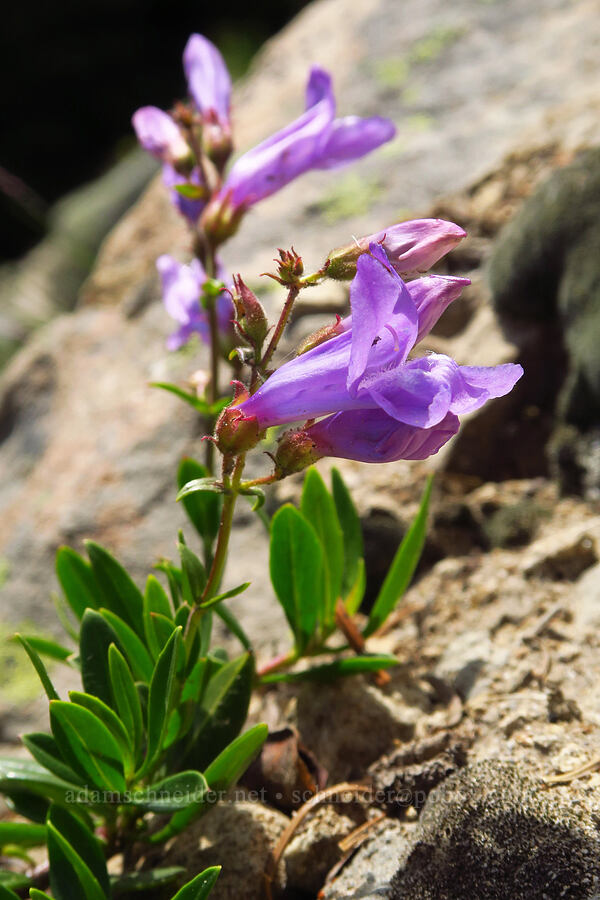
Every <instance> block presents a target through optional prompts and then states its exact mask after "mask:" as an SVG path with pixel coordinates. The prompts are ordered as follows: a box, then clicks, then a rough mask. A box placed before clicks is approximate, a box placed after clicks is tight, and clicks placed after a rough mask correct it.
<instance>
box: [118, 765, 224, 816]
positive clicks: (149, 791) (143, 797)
mask: <svg viewBox="0 0 600 900" xmlns="http://www.w3.org/2000/svg"><path fill="white" fill-rule="evenodd" d="M207 793H208V784H207V783H206V779H205V777H204V775H202V773H201V772H195V771H191V770H190V771H187V772H178V773H177V774H176V775H170V776H169V777H168V778H163V779H162V780H161V781H157V782H155V783H154V784H151V785H149V786H148V787H147V788H145V789H144V791H134V793H133V797H134V799H133V801H132V802H133V805H134V806H136V807H138V808H139V809H144V810H147V811H149V812H155V813H161V814H162V813H174V812H179V811H180V810H182V809H187V808H188V806H194V805H197V804H201V803H204V802H206V801H205V797H206V794H207Z"/></svg>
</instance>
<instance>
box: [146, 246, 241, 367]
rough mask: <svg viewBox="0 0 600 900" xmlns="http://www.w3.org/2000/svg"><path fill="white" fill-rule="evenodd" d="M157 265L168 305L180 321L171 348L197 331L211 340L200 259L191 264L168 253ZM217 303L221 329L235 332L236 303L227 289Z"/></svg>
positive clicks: (172, 313) (170, 340)
mask: <svg viewBox="0 0 600 900" xmlns="http://www.w3.org/2000/svg"><path fill="white" fill-rule="evenodd" d="M156 268H157V269H158V274H159V275H160V281H161V286H162V293H163V301H164V304H165V308H166V310H167V312H168V313H169V315H170V316H172V317H173V318H174V319H175V321H176V322H178V323H179V328H178V329H177V331H175V332H174V333H173V334H172V335H170V337H169V338H168V340H167V347H168V349H169V350H179V349H180V347H182V346H183V345H184V344H186V343H187V342H188V341H189V339H190V338H191V337H192V335H193V334H199V335H200V337H201V338H202V340H203V341H204V342H205V343H207V344H208V343H209V342H210V327H209V323H208V313H207V311H206V310H205V309H204V308H203V306H202V302H201V298H202V293H203V290H204V285H205V283H206V280H207V275H206V272H205V271H204V268H203V267H202V263H201V262H200V260H198V259H193V260H192V261H191V263H190V264H189V265H184V264H183V263H180V262H177V260H176V259H173V257H172V256H168V255H167V254H165V255H163V256H159V257H158V259H157V260H156ZM218 274H219V278H221V280H224V277H223V272H222V271H219V273H218ZM216 303H217V318H218V322H219V331H220V332H221V334H224V335H225V334H227V333H228V332H230V331H231V321H232V319H233V316H234V310H233V304H232V302H231V298H230V296H229V294H227V293H226V292H225V291H223V293H221V294H219V296H218V298H217V301H216Z"/></svg>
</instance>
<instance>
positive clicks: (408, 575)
mask: <svg viewBox="0 0 600 900" xmlns="http://www.w3.org/2000/svg"><path fill="white" fill-rule="evenodd" d="M432 485H433V478H432V477H431V476H430V477H429V478H428V479H427V485H426V487H425V491H424V493H423V499H422V500H421V505H420V507H419V511H418V513H417V515H416V517H415V519H414V521H413V523H412V524H411V526H410V528H409V529H408V531H407V532H406V534H405V535H404V538H403V539H402V543H401V544H400V546H399V547H398V550H397V551H396V555H395V556H394V559H393V560H392V565H391V566H390V568H389V571H388V573H387V575H386V577H385V581H384V582H383V585H382V586H381V590H380V591H379V594H378V595H377V599H376V600H375V603H374V605H373V609H372V610H371V614H370V615H369V621H368V622H367V624H366V627H365V629H364V631H363V634H364V636H365V637H368V636H369V635H370V634H373V632H374V631H377V629H378V628H379V627H380V626H381V625H383V623H384V622H385V620H386V619H387V617H388V616H389V614H390V613H391V612H392V610H393V609H394V607H395V606H396V604H397V603H398V600H400V598H401V597H402V595H403V594H404V591H405V590H406V588H407V587H408V585H409V584H410V582H411V579H412V577H413V574H414V571H415V569H416V568H417V563H418V562H419V559H420V557H421V552H422V550H423V545H424V543H425V534H426V530H427V511H428V509H429V498H430V496H431V487H432Z"/></svg>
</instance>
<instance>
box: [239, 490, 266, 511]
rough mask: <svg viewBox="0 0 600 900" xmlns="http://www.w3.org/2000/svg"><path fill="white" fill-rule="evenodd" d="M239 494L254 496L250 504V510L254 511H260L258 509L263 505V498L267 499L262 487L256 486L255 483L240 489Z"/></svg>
mask: <svg viewBox="0 0 600 900" xmlns="http://www.w3.org/2000/svg"><path fill="white" fill-rule="evenodd" d="M240 494H243V496H244V497H254V498H255V500H254V502H253V504H252V512H255V513H257V512H259V511H260V509H261V508H262V507H263V506H264V505H265V500H266V499H267V495H266V494H265V492H264V491H263V489H262V488H261V487H258V486H257V485H254V486H253V487H249V488H245V489H244V490H241V491H240Z"/></svg>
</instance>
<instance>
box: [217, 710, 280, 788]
mask: <svg viewBox="0 0 600 900" xmlns="http://www.w3.org/2000/svg"><path fill="white" fill-rule="evenodd" d="M268 734H269V729H268V728H267V726H266V725H264V724H262V723H260V724H259V725H255V726H254V727H253V728H250V729H249V730H248V731H246V732H244V734H240V736H239V737H237V738H236V739H235V740H234V741H232V742H231V743H230V744H229V745H228V746H227V747H225V749H224V750H222V751H221V753H219V755H218V756H217V758H216V759H214V760H213V761H212V762H211V764H210V765H209V766H208V768H207V769H205V771H204V777H205V778H206V780H207V782H208V784H209V786H210V789H211V791H215V792H216V793H219V791H228V790H229V788H230V787H233V785H234V784H235V783H236V782H237V780H238V779H239V778H240V777H241V775H243V773H244V772H245V771H246V769H247V768H248V766H249V765H250V763H251V762H252V760H253V759H254V758H255V757H256V756H257V754H258V752H259V750H260V748H261V747H262V745H263V744H264V742H265V741H266V739H267V735H268Z"/></svg>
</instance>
